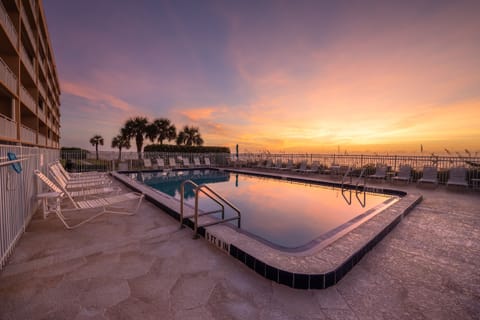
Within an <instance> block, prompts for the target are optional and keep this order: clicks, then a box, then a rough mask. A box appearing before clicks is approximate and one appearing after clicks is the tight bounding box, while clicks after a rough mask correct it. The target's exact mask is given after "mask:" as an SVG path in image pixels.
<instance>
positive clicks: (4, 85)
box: [0, 0, 60, 149]
mask: <svg viewBox="0 0 480 320" xmlns="http://www.w3.org/2000/svg"><path fill="white" fill-rule="evenodd" d="M59 141H60V85H59V81H58V76H57V70H56V67H55V59H54V55H53V48H52V45H51V42H50V37H49V33H48V29H47V23H46V18H45V13H44V10H43V6H42V1H41V0H0V143H1V144H15V145H26V146H37V147H41V148H54V149H58V148H59V147H60V143H59Z"/></svg>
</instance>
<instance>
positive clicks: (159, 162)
mask: <svg viewBox="0 0 480 320" xmlns="http://www.w3.org/2000/svg"><path fill="white" fill-rule="evenodd" d="M157 168H158V169H165V160H163V159H162V158H157Z"/></svg>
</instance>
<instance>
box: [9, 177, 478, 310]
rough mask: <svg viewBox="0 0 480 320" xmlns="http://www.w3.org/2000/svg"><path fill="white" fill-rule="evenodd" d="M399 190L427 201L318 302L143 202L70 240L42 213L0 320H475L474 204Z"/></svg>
mask: <svg viewBox="0 0 480 320" xmlns="http://www.w3.org/2000/svg"><path fill="white" fill-rule="evenodd" d="M386 185H388V184H386ZM388 186H389V187H391V185H388ZM395 187H396V188H398V189H400V190H405V191H407V192H411V191H413V192H416V193H421V194H423V196H424V200H423V202H422V203H420V204H419V205H418V206H417V207H416V208H415V209H414V210H413V211H412V212H411V213H410V214H409V215H408V216H407V217H406V218H405V219H404V220H403V221H402V222H401V223H400V224H399V225H398V226H397V227H396V228H395V229H394V230H393V231H392V232H390V233H389V234H388V235H387V236H386V237H385V238H384V239H383V240H382V241H381V242H380V243H379V244H377V245H376V246H375V247H374V248H373V249H372V250H371V251H370V252H369V253H367V254H366V255H365V256H364V257H363V259H362V260H361V261H360V262H359V263H358V264H357V265H356V266H355V267H354V268H353V269H352V270H351V271H350V272H349V273H348V274H347V275H346V276H345V277H344V278H343V279H342V280H341V281H340V282H339V283H338V284H337V285H335V286H333V287H330V288H328V289H325V290H297V289H292V288H288V287H285V286H283V285H280V284H276V283H273V282H271V281H269V280H267V279H265V278H263V277H261V276H259V275H258V274H256V273H255V272H254V271H252V270H250V269H248V267H246V266H245V265H243V264H241V263H240V262H239V261H237V260H235V259H233V258H231V257H230V256H228V255H226V254H225V253H223V252H222V251H220V250H218V249H217V248H215V247H214V246H213V245H211V244H210V243H208V242H207V241H205V240H204V239H199V240H192V237H191V236H192V231H191V230H190V229H187V228H186V229H181V230H180V229H179V228H178V222H177V221H175V220H173V219H172V218H171V217H170V216H168V215H167V214H164V213H162V212H161V210H160V209H158V208H157V207H156V206H154V205H153V204H151V203H149V202H147V201H144V203H143V204H142V207H141V208H140V211H139V213H138V214H137V215H135V216H116V215H108V214H107V215H104V216H103V217H101V218H99V219H96V220H94V221H93V222H92V223H89V224H87V225H85V226H82V227H80V228H79V229H77V230H73V231H68V230H65V229H64V228H63V226H62V224H61V223H60V221H59V220H58V219H57V218H56V217H54V216H53V215H50V216H49V217H48V218H47V219H46V220H43V219H42V218H41V214H40V212H38V213H37V214H36V215H35V216H34V218H33V220H32V221H31V223H30V225H29V227H28V228H27V230H26V232H25V234H24V235H23V237H22V238H21V240H20V242H19V244H18V245H17V247H16V249H15V250H14V253H13V255H12V256H11V258H10V260H9V263H8V264H7V266H5V268H4V269H3V270H2V271H0V319H2V320H6V319H478V318H479V315H480V209H479V208H480V193H479V192H472V191H468V192H461V191H454V190H446V189H445V187H443V186H440V187H438V188H437V189H436V190H429V189H425V188H417V187H415V186H414V185H411V186H406V187H405V186H404V187H402V186H395Z"/></svg>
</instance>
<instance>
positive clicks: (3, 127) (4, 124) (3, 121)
mask: <svg viewBox="0 0 480 320" xmlns="http://www.w3.org/2000/svg"><path fill="white" fill-rule="evenodd" d="M0 136H2V137H7V138H11V139H17V123H16V122H15V121H13V120H12V119H10V118H7V117H5V116H4V115H3V114H0Z"/></svg>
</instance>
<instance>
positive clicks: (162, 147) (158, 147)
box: [143, 144, 230, 153]
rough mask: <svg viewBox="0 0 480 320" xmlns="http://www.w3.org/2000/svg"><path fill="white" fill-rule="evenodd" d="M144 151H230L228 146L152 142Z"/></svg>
mask: <svg viewBox="0 0 480 320" xmlns="http://www.w3.org/2000/svg"><path fill="white" fill-rule="evenodd" d="M143 151H144V152H178V153H230V148H227V147H210V146H209V147H207V146H177V145H173V144H150V145H148V146H145V148H144V149H143Z"/></svg>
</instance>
